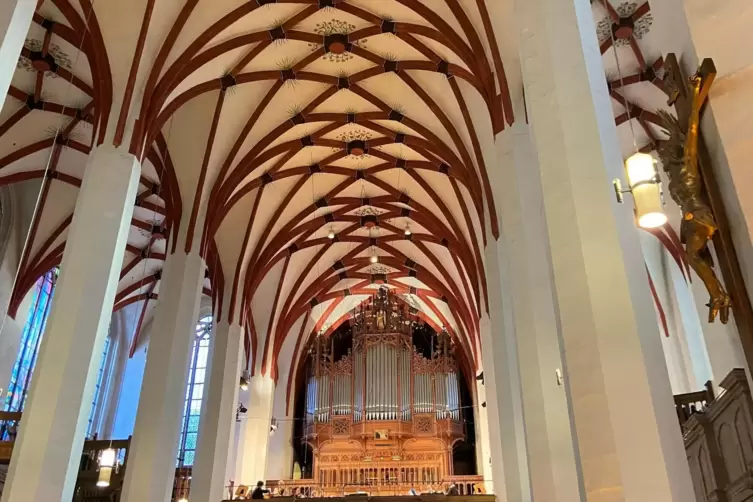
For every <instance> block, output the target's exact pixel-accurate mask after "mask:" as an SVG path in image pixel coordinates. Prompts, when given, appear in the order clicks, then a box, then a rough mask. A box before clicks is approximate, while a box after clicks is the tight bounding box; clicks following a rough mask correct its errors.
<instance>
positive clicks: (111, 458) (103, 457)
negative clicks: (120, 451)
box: [97, 448, 116, 487]
mask: <svg viewBox="0 0 753 502" xmlns="http://www.w3.org/2000/svg"><path fill="white" fill-rule="evenodd" d="M115 455H116V452H115V450H113V449H112V448H108V449H106V450H102V451H101V452H100V454H99V476H98V477H97V486H101V487H104V486H110V478H111V477H112V468H113V467H115Z"/></svg>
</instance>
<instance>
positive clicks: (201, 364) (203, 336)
mask: <svg viewBox="0 0 753 502" xmlns="http://www.w3.org/2000/svg"><path fill="white" fill-rule="evenodd" d="M211 329H212V317H211V316H206V317H203V318H201V319H200V320H199V323H198V324H197V326H196V338H195V339H194V345H193V350H192V351H191V366H190V369H189V372H188V385H187V386H186V400H185V404H184V408H183V419H182V421H181V428H180V430H181V435H180V452H179V454H178V465H179V466H181V465H182V466H191V465H193V462H194V457H195V455H196V442H197V439H198V432H199V422H200V420H201V403H202V400H203V398H204V383H205V379H206V367H207V358H208V356H209V335H210V333H211Z"/></svg>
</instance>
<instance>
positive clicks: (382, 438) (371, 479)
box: [305, 288, 464, 495]
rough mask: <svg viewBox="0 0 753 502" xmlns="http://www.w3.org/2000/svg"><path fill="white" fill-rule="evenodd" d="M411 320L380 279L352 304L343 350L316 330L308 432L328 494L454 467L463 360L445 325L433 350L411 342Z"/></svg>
mask: <svg viewBox="0 0 753 502" xmlns="http://www.w3.org/2000/svg"><path fill="white" fill-rule="evenodd" d="M414 320H415V319H414V314H413V313H411V311H410V309H409V308H408V307H407V306H406V305H405V304H404V303H403V302H401V301H399V300H398V298H397V297H396V296H395V295H393V294H392V293H391V292H390V291H389V290H388V289H387V288H380V289H379V290H377V292H376V293H375V294H374V295H373V296H372V297H371V298H370V299H369V301H367V302H365V303H364V304H363V305H362V306H360V307H357V308H356V309H354V310H353V311H352V312H351V319H350V326H351V331H352V343H351V344H350V346H349V347H348V348H347V350H345V351H343V350H342V347H340V349H341V350H339V354H338V355H336V354H335V352H336V350H335V342H334V339H333V338H332V337H330V338H328V339H327V338H324V337H321V336H320V337H317V339H316V341H315V343H314V347H313V348H312V350H311V352H310V357H311V365H310V372H309V377H308V380H307V382H306V404H305V410H306V428H305V436H306V441H307V442H308V443H309V444H310V445H311V446H312V449H313V451H314V478H315V481H319V482H320V484H321V485H323V488H322V489H323V492H322V495H326V494H328V493H329V494H332V495H336V494H340V495H341V494H342V493H343V491H344V492H345V493H347V492H348V491H359V490H365V491H369V492H373V493H376V492H378V493H381V494H391V493H395V494H397V493H405V492H407V490H408V489H410V488H411V486H412V487H413V488H415V489H417V490H418V489H429V487H430V486H431V485H432V484H433V483H439V482H441V481H442V479H443V478H446V477H448V476H451V475H452V447H453V445H454V443H455V442H457V441H460V440H462V439H464V430H463V424H462V414H461V412H460V389H459V385H460V381H459V378H458V366H457V362H456V360H455V356H454V351H453V346H452V342H451V340H450V337H449V336H448V335H447V334H446V333H440V334H438V335H436V336H434V337H433V339H432V340H431V342H430V344H429V348H428V350H427V348H426V347H423V351H422V350H419V349H418V348H417V347H416V346H415V345H414V343H413V339H412V337H413V326H414V325H415V322H414ZM319 478H321V479H319ZM408 485H411V486H408Z"/></svg>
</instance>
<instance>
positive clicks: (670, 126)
mask: <svg viewBox="0 0 753 502" xmlns="http://www.w3.org/2000/svg"><path fill="white" fill-rule="evenodd" d="M665 69H666V73H665V76H664V90H665V92H667V94H668V95H669V101H668V104H669V105H670V106H671V105H674V106H675V109H676V110H677V118H675V117H673V116H672V115H670V114H669V113H667V112H665V111H663V110H660V111H659V115H660V116H661V117H662V120H663V121H664V125H665V127H666V129H667V132H668V133H669V139H668V140H666V141H662V142H661V144H660V145H659V149H658V150H659V155H660V157H661V160H662V164H663V165H664V171H665V172H666V173H667V176H668V177H669V193H670V195H671V196H672V199H673V200H674V201H675V202H676V203H677V205H678V206H680V209H681V210H682V225H681V228H680V236H681V239H682V242H683V243H684V244H685V252H686V254H687V256H688V261H689V263H690V266H691V267H693V270H695V271H696V273H697V274H698V276H699V277H700V278H701V280H702V281H703V283H704V285H705V286H706V289H707V290H708V292H709V296H710V299H709V303H708V307H709V316H708V320H709V322H714V319H716V316H717V315H719V317H720V320H721V321H722V323H723V324H726V323H727V321H729V310H730V303H731V301H730V297H729V295H728V294H727V292H726V291H725V290H724V287H723V286H722V283H721V281H720V280H719V278H718V277H717V275H716V273H715V272H714V268H713V265H714V262H713V259H712V256H711V251H710V250H709V247H708V242H709V241H710V240H711V239H712V237H713V236H714V233H715V232H716V231H717V230H718V227H717V224H716V221H715V220H714V214H713V212H712V210H711V207H709V204H708V202H707V201H706V199H705V197H704V194H703V190H702V183H701V179H700V174H699V171H698V132H699V131H698V128H699V122H700V117H701V110H702V108H703V105H704V104H705V102H706V100H707V98H708V94H709V90H710V89H711V84H712V83H713V81H714V77H715V76H716V68H715V67H714V62H713V61H712V60H711V59H704V61H703V63H702V64H701V66H700V68H699V69H698V71H697V72H696V74H695V75H693V76H692V77H691V78H690V79H687V80H686V79H685V78H683V76H682V72H681V70H680V67H679V65H678V63H677V59H676V57H675V56H674V54H669V55H668V56H667V60H666V62H665Z"/></svg>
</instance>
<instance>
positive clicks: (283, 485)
mask: <svg viewBox="0 0 753 502" xmlns="http://www.w3.org/2000/svg"><path fill="white" fill-rule="evenodd" d="M453 483H454V484H455V485H456V486H457V488H458V492H459V494H460V495H473V494H483V493H486V491H485V489H484V480H483V477H482V476H447V477H445V478H444V479H442V480H441V481H435V482H431V481H418V482H415V483H410V482H399V481H384V482H381V483H380V482H372V483H367V484H362V483H316V482H315V481H314V480H313V479H295V480H292V479H290V480H269V481H267V488H269V489H270V490H271V494H272V496H280V495H282V496H292V495H296V496H303V497H307V498H311V497H344V496H346V495H352V494H355V493H367V494H369V495H372V496H396V495H408V493H409V492H410V490H411V489H413V490H415V492H416V493H445V492H446V491H447V489H448V488H449V487H450V485H451V484H453ZM238 488H239V487H235V488H234V489H233V493H236V492H237V491H238ZM251 488H252V487H251Z"/></svg>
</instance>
